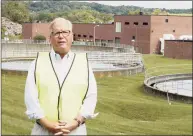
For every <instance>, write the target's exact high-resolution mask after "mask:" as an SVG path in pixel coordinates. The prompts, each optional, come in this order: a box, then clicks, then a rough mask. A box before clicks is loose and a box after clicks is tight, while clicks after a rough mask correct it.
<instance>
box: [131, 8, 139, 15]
mask: <svg viewBox="0 0 193 136" xmlns="http://www.w3.org/2000/svg"><path fill="white" fill-rule="evenodd" d="M139 13H140V9H137V10H135V11H129V12H128V15H139Z"/></svg>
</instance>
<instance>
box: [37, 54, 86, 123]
mask: <svg viewBox="0 0 193 136" xmlns="http://www.w3.org/2000/svg"><path fill="white" fill-rule="evenodd" d="M88 78H89V70H88V59H87V54H86V53H79V54H75V55H74V58H73V61H72V64H71V66H70V69H69V71H68V73H67V75H66V77H65V79H64V81H63V83H62V85H61V87H60V86H59V80H58V77H57V75H56V72H55V70H54V67H53V64H52V61H51V57H50V53H48V52H41V53H39V54H38V57H37V61H36V70H35V81H36V86H37V88H38V94H39V95H38V97H39V102H40V106H41V108H42V109H43V111H44V114H45V116H46V118H47V119H49V120H50V121H58V120H64V121H71V120H73V119H74V118H75V117H76V116H77V114H78V113H79V111H80V108H81V106H82V102H83V100H84V98H85V96H86V93H87V91H88V82H89V79H88Z"/></svg>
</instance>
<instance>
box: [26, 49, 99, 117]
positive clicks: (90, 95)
mask: <svg viewBox="0 0 193 136" xmlns="http://www.w3.org/2000/svg"><path fill="white" fill-rule="evenodd" d="M50 56H51V60H52V62H53V66H54V69H55V71H56V74H57V76H58V79H59V83H60V86H61V85H62V82H63V80H64V78H65V77H66V75H67V72H68V70H69V69H70V64H71V63H72V60H73V57H74V53H72V52H71V51H69V52H68V54H66V55H65V56H64V57H63V58H61V57H60V55H59V54H56V53H55V51H54V50H53V49H52V50H51V55H50ZM34 71H35V60H34V61H33V62H32V64H31V66H30V67H29V70H28V76H27V79H26V86H25V95H24V99H25V104H26V108H27V110H26V114H27V116H28V117H29V118H30V119H40V118H43V117H45V116H44V111H43V110H42V109H41V107H40V103H39V99H38V90H37V87H36V84H35V79H34ZM96 102H97V85H96V80H95V77H94V74H93V71H92V68H91V67H90V66H89V88H88V92H87V95H86V98H85V100H84V102H83V105H82V107H81V110H80V114H81V115H82V116H83V117H85V118H86V119H90V118H93V117H95V116H96V115H95V114H94V110H95V107H96Z"/></svg>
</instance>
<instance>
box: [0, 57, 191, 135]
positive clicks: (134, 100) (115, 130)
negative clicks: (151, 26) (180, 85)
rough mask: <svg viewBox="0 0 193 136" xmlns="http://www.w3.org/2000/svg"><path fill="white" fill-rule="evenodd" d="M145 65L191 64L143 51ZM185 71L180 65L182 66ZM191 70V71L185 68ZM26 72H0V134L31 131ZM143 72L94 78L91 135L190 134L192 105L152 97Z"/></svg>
mask: <svg viewBox="0 0 193 136" xmlns="http://www.w3.org/2000/svg"><path fill="white" fill-rule="evenodd" d="M143 58H144V62H145V66H146V68H151V67H153V66H166V65H172V64H192V61H191V60H176V59H169V58H165V57H163V56H159V55H144V56H143ZM181 71H182V72H184V70H183V69H181ZM185 72H190V71H185ZM25 79H26V77H25V76H20V75H2V134H3V135H5V134H7V135H8V134H13V135H18V134H21V135H22V134H26V135H27V134H30V132H31V129H32V127H33V121H31V120H29V119H28V118H27V116H26V115H25V113H24V112H25V110H26V109H25V105H24V87H25ZM143 81H144V74H143V73H141V74H137V75H132V76H128V77H124V76H121V77H103V78H97V84H98V103H97V107H96V112H99V115H98V116H97V118H96V119H94V120H89V121H87V130H88V134H90V135H91V134H92V135H106V134H107V135H113V134H115V135H121V134H126V135H140V134H149V135H156V134H159V135H177V134H180V135H192V105H191V104H185V103H181V102H177V101H172V104H171V105H168V103H167V99H166V98H161V97H159V96H157V97H155V96H153V95H151V94H147V93H145V92H144V90H143Z"/></svg>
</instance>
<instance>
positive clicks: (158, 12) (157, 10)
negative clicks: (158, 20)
mask: <svg viewBox="0 0 193 136" xmlns="http://www.w3.org/2000/svg"><path fill="white" fill-rule="evenodd" d="M160 13H161V10H160V9H154V11H153V12H152V13H151V14H152V15H160Z"/></svg>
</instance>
